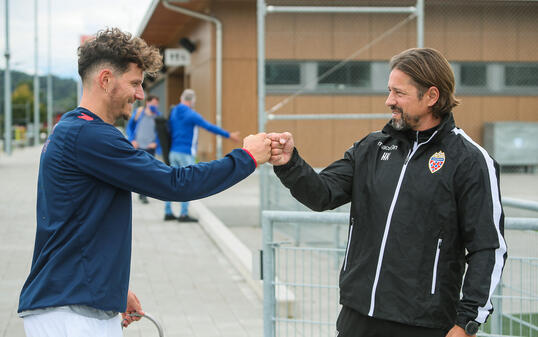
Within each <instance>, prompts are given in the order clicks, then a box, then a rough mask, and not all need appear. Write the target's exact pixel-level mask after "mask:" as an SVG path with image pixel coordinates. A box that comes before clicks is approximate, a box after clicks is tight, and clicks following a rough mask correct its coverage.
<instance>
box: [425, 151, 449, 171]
mask: <svg viewBox="0 0 538 337" xmlns="http://www.w3.org/2000/svg"><path fill="white" fill-rule="evenodd" d="M444 164H445V153H444V152H443V151H439V152H435V153H434V154H433V156H431V157H430V161H429V163H428V167H429V168H430V172H431V173H435V172H437V171H439V170H440V169H441V167H443V165H444Z"/></svg>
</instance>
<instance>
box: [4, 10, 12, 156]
mask: <svg viewBox="0 0 538 337" xmlns="http://www.w3.org/2000/svg"><path fill="white" fill-rule="evenodd" d="M4 56H5V57H6V69H5V70H4V111H5V112H4V114H5V119H4V123H5V127H4V146H5V147H4V149H5V151H6V153H7V154H8V155H11V114H12V111H11V72H10V70H9V0H6V52H5V54H4Z"/></svg>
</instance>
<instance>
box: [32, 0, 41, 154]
mask: <svg viewBox="0 0 538 337" xmlns="http://www.w3.org/2000/svg"><path fill="white" fill-rule="evenodd" d="M34 25H35V27H34V67H35V68H34V129H33V135H34V146H37V145H39V124H40V122H39V73H38V54H39V51H38V48H39V47H38V46H39V44H38V32H37V0H35V1H34Z"/></svg>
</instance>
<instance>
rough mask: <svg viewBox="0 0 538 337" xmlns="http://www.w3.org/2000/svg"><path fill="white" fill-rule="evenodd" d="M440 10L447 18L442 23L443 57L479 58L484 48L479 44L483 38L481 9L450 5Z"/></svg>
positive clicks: (473, 59) (471, 59) (458, 58)
mask: <svg viewBox="0 0 538 337" xmlns="http://www.w3.org/2000/svg"><path fill="white" fill-rule="evenodd" d="M442 11H443V14H444V15H445V16H446V18H447V19H446V24H445V25H444V30H445V32H444V39H445V43H446V49H445V50H444V51H443V52H444V55H445V57H446V58H447V59H449V60H452V61H456V60H466V61H475V60H481V59H482V55H483V50H484V45H483V44H481V41H482V40H483V34H482V27H483V23H482V21H483V18H482V9H481V8H477V7H471V6H466V7H465V8H461V7H458V6H455V7H452V6H451V7H444V8H443V9H442ZM448 18H450V19H448ZM426 35H428V32H426Z"/></svg>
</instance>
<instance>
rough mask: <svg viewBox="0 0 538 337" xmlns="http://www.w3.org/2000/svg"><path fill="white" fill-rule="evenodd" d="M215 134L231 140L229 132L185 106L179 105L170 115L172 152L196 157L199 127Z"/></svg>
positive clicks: (169, 125)
mask: <svg viewBox="0 0 538 337" xmlns="http://www.w3.org/2000/svg"><path fill="white" fill-rule="evenodd" d="M200 126H201V127H203V128H204V129H206V130H207V131H210V132H213V133H214V134H217V135H221V136H223V137H226V138H229V137H230V134H229V133H228V131H226V130H223V129H221V128H219V127H218V126H215V125H213V124H211V123H209V122H208V121H206V120H205V119H204V118H203V117H202V116H201V115H200V114H199V113H197V112H196V111H194V110H193V109H191V108H190V107H189V106H187V105H185V104H178V105H176V106H175V107H174V108H173V109H172V112H171V113H170V119H169V121H168V127H169V129H170V136H171V138H172V145H171V146H170V151H173V152H180V153H186V154H190V155H192V156H194V155H196V148H197V146H198V127H200Z"/></svg>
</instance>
